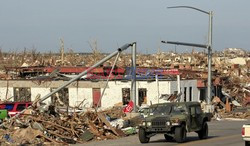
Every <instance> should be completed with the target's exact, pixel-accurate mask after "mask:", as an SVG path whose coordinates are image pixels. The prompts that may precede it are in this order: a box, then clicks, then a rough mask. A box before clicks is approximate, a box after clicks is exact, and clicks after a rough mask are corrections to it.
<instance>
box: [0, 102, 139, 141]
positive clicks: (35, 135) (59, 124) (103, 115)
mask: <svg viewBox="0 0 250 146" xmlns="http://www.w3.org/2000/svg"><path fill="white" fill-rule="evenodd" d="M33 105H34V104H33ZM44 106H47V105H43V106H32V107H31V108H30V109H27V110H26V112H25V113H26V114H24V115H20V116H18V117H17V118H15V119H12V120H10V121H7V120H6V121H4V122H3V124H2V126H1V129H0V135H1V138H0V143H1V144H11V145H14V144H15V145H19V144H45V145H46V144H53V145H54V144H63V145H65V144H76V143H85V142H87V141H90V140H106V139H116V138H119V137H124V136H126V135H131V134H135V133H136V130H135V128H133V127H129V126H130V125H131V124H130V121H129V120H131V119H130V118H128V117H126V114H124V113H123V112H122V107H113V108H112V109H108V110H105V111H99V112H96V111H91V110H86V111H84V112H80V113H79V112H78V113H76V112H73V113H71V114H67V112H60V110H58V108H59V107H55V106H54V105H49V107H48V108H45V107H44ZM27 111H29V112H27ZM27 113H28V114H27ZM124 119H125V120H124Z"/></svg>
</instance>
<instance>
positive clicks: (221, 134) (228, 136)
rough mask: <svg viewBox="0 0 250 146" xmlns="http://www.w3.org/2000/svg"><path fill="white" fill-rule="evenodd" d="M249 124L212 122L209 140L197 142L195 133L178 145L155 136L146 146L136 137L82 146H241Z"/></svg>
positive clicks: (160, 136) (233, 121)
mask: <svg viewBox="0 0 250 146" xmlns="http://www.w3.org/2000/svg"><path fill="white" fill-rule="evenodd" d="M246 123H250V120H248V121H235V120H225V121H212V122H209V123H208V127H209V138H208V139H205V140H199V138H198V136H197V134H196V133H195V132H192V133H188V134H187V141H186V142H185V143H181V144H178V143H176V142H174V141H173V142H166V141H165V139H164V136H163V135H155V136H154V137H151V139H150V142H149V143H147V144H141V143H140V142H139V140H138V136H137V135H133V136H128V137H123V138H119V139H115V140H106V141H92V142H88V143H85V144H83V145H84V146H100V145H101V146H141V145H143V146H155V145H156V146H163V145H164V146H166V145H167V146H168V145H179V146H215V145H221V146H223V145H226V146H243V145H244V141H243V140H242V139H241V127H242V125H243V124H246Z"/></svg>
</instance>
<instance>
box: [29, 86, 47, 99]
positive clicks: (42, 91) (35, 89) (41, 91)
mask: <svg viewBox="0 0 250 146" xmlns="http://www.w3.org/2000/svg"><path fill="white" fill-rule="evenodd" d="M30 92H31V101H34V100H35V99H36V96H37V95H38V94H40V95H41V96H40V97H41V98H42V97H43V96H45V95H47V94H49V93H50V88H39V87H33V88H32V87H31V90H30ZM44 102H45V103H51V98H48V99H46V100H45V101H44Z"/></svg>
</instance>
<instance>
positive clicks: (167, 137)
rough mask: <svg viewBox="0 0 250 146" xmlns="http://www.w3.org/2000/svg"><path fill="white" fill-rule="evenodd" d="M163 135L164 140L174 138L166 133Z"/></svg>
mask: <svg viewBox="0 0 250 146" xmlns="http://www.w3.org/2000/svg"><path fill="white" fill-rule="evenodd" d="M164 137H165V139H166V141H172V140H173V139H174V138H173V137H172V136H169V135H167V134H164Z"/></svg>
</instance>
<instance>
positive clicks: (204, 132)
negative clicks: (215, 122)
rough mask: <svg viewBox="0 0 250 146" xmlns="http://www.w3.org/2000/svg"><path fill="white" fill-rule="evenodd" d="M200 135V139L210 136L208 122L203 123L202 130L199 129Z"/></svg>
mask: <svg viewBox="0 0 250 146" xmlns="http://www.w3.org/2000/svg"><path fill="white" fill-rule="evenodd" d="M198 136H199V138H200V139H207V137H208V126H207V122H204V123H203V124H202V128H201V130H200V131H198Z"/></svg>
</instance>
